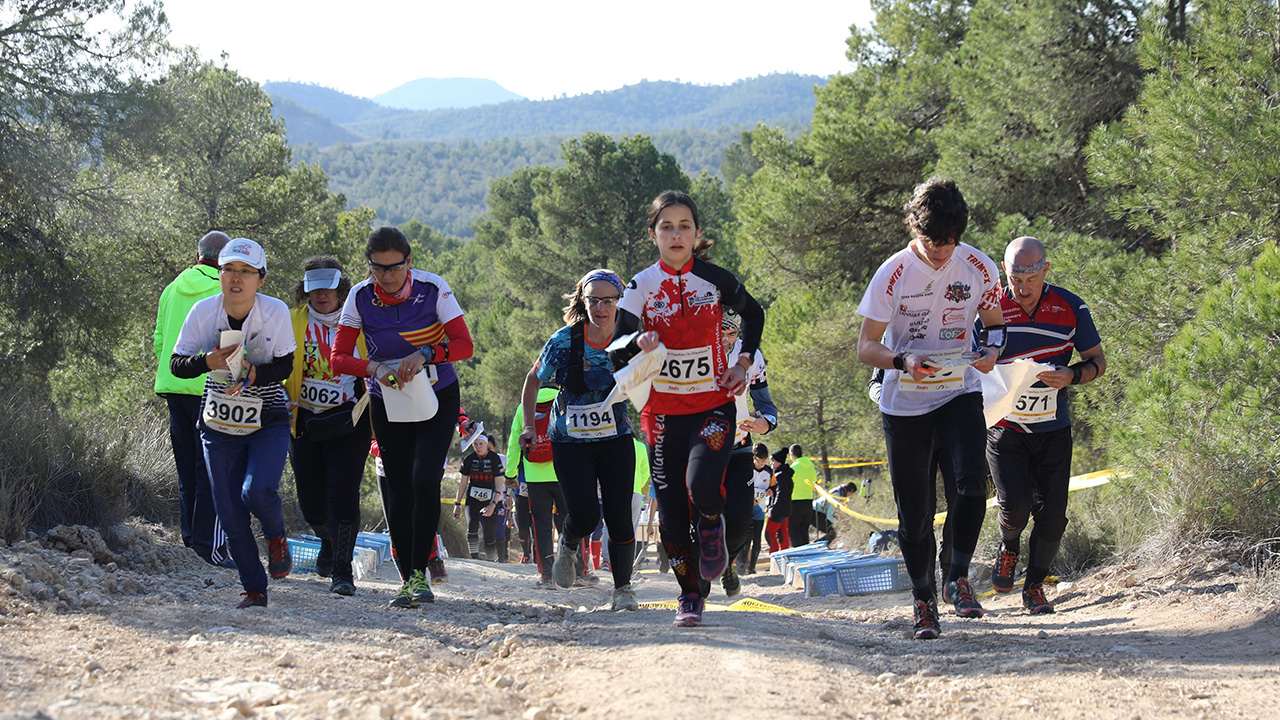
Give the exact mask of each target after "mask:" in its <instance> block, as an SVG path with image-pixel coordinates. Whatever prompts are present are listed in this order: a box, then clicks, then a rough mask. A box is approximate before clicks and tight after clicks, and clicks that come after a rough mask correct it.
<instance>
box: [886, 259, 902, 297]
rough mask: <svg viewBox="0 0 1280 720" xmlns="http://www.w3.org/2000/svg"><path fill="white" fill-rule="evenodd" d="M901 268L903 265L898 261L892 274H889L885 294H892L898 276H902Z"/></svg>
mask: <svg viewBox="0 0 1280 720" xmlns="http://www.w3.org/2000/svg"><path fill="white" fill-rule="evenodd" d="M902 268H903V265H902V264H901V263H899V265H898V267H897V268H896V269H894V271H893V274H892V275H890V276H889V287H888V288H886V289H885V292H884V294H885V295H890V296H892V295H893V286H894V285H897V284H898V278H900V277H902Z"/></svg>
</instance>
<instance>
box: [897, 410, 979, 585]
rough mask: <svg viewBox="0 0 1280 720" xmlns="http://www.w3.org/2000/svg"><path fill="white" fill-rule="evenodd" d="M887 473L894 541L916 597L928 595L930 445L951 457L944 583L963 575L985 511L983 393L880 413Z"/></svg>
mask: <svg viewBox="0 0 1280 720" xmlns="http://www.w3.org/2000/svg"><path fill="white" fill-rule="evenodd" d="M881 424H882V426H883V428H884V440H885V449H886V450H887V452H888V456H889V476H890V479H891V480H892V482H893V497H894V500H895V502H897V505H898V542H899V544H900V545H901V546H902V559H903V561H904V562H905V563H906V566H907V574H908V575H909V576H910V577H911V584H912V588H913V590H914V592H915V595H916V597H917V598H920V599H928V598H930V597H933V577H932V570H933V567H932V566H933V560H932V559H931V558H932V555H933V551H934V548H935V547H936V545H935V541H934V534H933V515H934V511H935V509H936V506H937V489H936V485H935V482H936V476H935V475H934V451H935V445H937V446H938V448H939V449H940V451H941V452H942V453H943V454H945V455H946V456H949V457H950V460H951V465H952V467H953V468H954V471H955V482H956V498H955V503H954V504H953V505H952V507H951V513H950V515H951V520H952V526H951V542H952V545H951V547H952V556H951V567H950V569H949V572H948V576H947V577H946V578H944V579H945V580H947V581H950V580H954V579H957V578H959V577H965V576H967V575H968V573H969V560H970V558H972V556H973V551H974V548H976V547H977V545H978V533H979V532H980V531H981V530H982V519H983V517H984V516H985V515H986V511H987V467H986V465H987V463H986V457H985V455H984V448H985V447H986V429H985V426H986V422H985V421H984V420H983V415H982V394H981V393H965V394H963V395H960V396H958V397H956V398H954V399H952V400H951V401H949V402H948V403H947V404H945V405H943V406H942V407H940V408H937V409H936V410H931V411H930V412H927V413H925V414H923V415H912V416H902V415H888V414H884V413H882V414H881Z"/></svg>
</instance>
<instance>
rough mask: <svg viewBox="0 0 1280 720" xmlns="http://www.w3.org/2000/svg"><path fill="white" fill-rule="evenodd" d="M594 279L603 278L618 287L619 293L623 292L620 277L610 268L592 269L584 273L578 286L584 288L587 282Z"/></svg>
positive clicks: (591, 281)
mask: <svg viewBox="0 0 1280 720" xmlns="http://www.w3.org/2000/svg"><path fill="white" fill-rule="evenodd" d="M596 280H604V281H605V282H607V283H609V284H610V285H612V286H614V287H616V288H618V294H619V295H621V294H622V293H623V284H622V278H620V277H618V275H617V274H616V273H614V272H612V271H610V270H605V269H604V268H599V269H596V270H592V271H591V272H589V273H587V274H586V275H583V276H582V280H580V281H578V286H579V287H581V288H583V289H584V290H585V289H586V287H587V285H588V284H590V283H593V282H595V281H596Z"/></svg>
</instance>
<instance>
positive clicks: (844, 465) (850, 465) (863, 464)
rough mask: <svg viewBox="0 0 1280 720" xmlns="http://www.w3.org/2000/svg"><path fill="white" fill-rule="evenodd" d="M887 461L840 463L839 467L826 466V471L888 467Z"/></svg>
mask: <svg viewBox="0 0 1280 720" xmlns="http://www.w3.org/2000/svg"><path fill="white" fill-rule="evenodd" d="M888 464H889V461H888V460H871V461H868V462H856V463H842V464H840V465H828V466H827V469H828V470H843V469H845V468H855V467H866V466H868V465H888Z"/></svg>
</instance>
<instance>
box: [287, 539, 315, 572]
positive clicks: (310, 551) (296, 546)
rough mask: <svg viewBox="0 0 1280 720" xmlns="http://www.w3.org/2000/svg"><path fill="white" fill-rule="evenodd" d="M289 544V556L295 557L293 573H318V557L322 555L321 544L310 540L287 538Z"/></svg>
mask: <svg viewBox="0 0 1280 720" xmlns="http://www.w3.org/2000/svg"><path fill="white" fill-rule="evenodd" d="M285 541H286V542H287V543H289V554H290V555H291V556H292V557H293V570H292V572H309V573H313V572H315V571H316V556H317V555H319V554H320V543H318V542H311V541H309V540H295V539H294V538H286V540H285Z"/></svg>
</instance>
